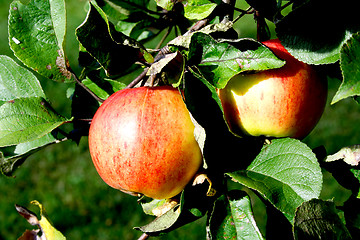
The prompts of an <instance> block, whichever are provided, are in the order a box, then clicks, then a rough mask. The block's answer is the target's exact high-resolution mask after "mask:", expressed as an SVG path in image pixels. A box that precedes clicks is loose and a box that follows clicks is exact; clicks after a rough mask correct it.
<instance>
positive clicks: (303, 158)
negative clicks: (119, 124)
mask: <svg viewBox="0 0 360 240" xmlns="http://www.w3.org/2000/svg"><path fill="white" fill-rule="evenodd" d="M240 3H241V4H244V3H245V4H246V6H247V7H248V8H247V9H240V8H239V6H240ZM341 6H343V7H344V8H346V9H347V10H349V12H347V11H341V10H340V9H341V8H339V6H338V5H337V4H334V3H333V2H328V1H325V0H307V1H281V0H270V1H260V0H246V1H240V0H238V1H219V0H184V1H175V0H121V1H120V0H91V1H89V2H87V3H86V7H87V8H86V9H87V16H86V18H85V19H84V22H83V23H82V24H81V25H80V26H79V27H78V28H77V29H76V31H75V36H76V40H77V41H78V43H79V49H74V51H75V50H76V51H77V52H78V53H79V58H78V63H79V64H78V66H70V65H69V63H68V59H67V53H66V51H65V47H64V46H65V39H66V30H67V25H66V22H67V19H66V5H65V1H64V0H30V1H27V2H26V3H25V1H18V0H15V1H13V2H12V3H11V5H10V10H9V21H8V30H9V45H10V47H11V49H12V51H13V52H14V55H15V57H16V58H17V59H18V60H19V61H20V62H21V63H22V64H23V65H25V66H21V65H19V64H18V63H16V62H15V61H14V60H12V59H10V58H9V57H6V56H0V170H1V172H2V173H3V174H5V175H12V174H13V173H14V171H15V169H16V167H17V166H19V165H20V164H21V163H22V162H23V161H24V160H25V159H26V157H28V156H29V155H31V154H32V153H34V152H36V151H37V150H39V149H41V148H43V147H45V146H48V145H50V144H54V143H59V142H61V141H65V140H68V139H71V140H73V141H74V142H78V141H79V140H80V138H81V137H83V136H86V135H87V134H88V129H89V125H90V124H89V123H90V121H91V118H92V117H93V115H94V113H95V111H96V110H97V108H98V107H99V106H100V105H101V103H102V102H103V101H104V100H105V99H106V98H108V97H109V96H110V95H111V94H112V93H114V92H116V91H119V90H121V89H124V88H131V87H138V86H144V85H150V86H152V85H172V86H173V87H175V88H178V89H179V90H181V92H182V93H183V96H184V101H185V102H186V104H187V107H188V109H189V111H190V112H191V115H192V116H193V118H194V123H195V125H196V126H197V128H196V129H197V131H196V133H195V134H196V138H197V139H198V141H199V145H200V146H201V148H202V151H203V156H204V168H203V169H202V170H203V172H202V173H201V174H199V176H197V177H196V180H195V181H194V183H190V184H189V185H188V186H187V187H186V188H185V189H184V191H183V192H182V193H181V194H180V195H179V196H176V197H175V198H174V199H171V200H165V199H164V200H152V199H146V198H142V199H140V200H139V201H140V202H141V204H142V207H143V209H144V212H145V213H146V214H150V215H156V216H157V217H156V218H155V219H154V220H153V221H152V222H150V223H148V224H147V225H144V226H141V227H137V228H136V229H138V230H140V231H142V232H144V233H145V234H147V235H150V236H157V235H161V234H165V233H168V232H169V231H172V230H174V229H177V228H179V227H181V226H183V225H185V224H188V223H191V222H193V221H196V220H197V219H199V218H206V219H207V236H208V238H209V239H227V238H232V239H244V238H245V239H265V238H268V239H272V238H279V239H280V237H281V236H280V237H279V236H276V234H275V233H276V231H275V230H278V229H281V228H282V230H283V231H282V234H283V236H285V235H287V236H291V238H294V239H351V238H353V239H356V237H358V236H359V231H360V220H359V219H360V217H359V216H360V210H359V207H358V202H359V198H360V197H359V196H360V194H359V189H360V187H359V186H360V172H359V169H358V168H359V167H358V163H359V156H358V155H359V153H358V152H359V151H358V147H357V146H355V147H352V148H347V149H346V150H341V151H339V153H337V154H335V155H332V156H329V157H326V155H327V154H326V151H323V152H321V151H320V152H319V151H318V150H319V149H310V148H309V147H308V146H307V145H306V144H304V143H303V142H301V141H300V140H295V139H290V138H284V139H265V138H264V137H239V136H237V135H235V134H233V133H232V132H231V131H230V130H229V129H228V126H227V124H226V123H225V121H224V118H223V109H222V107H221V104H220V99H219V97H218V94H217V91H218V89H221V88H224V87H225V86H226V84H227V82H228V81H229V80H230V79H231V78H233V77H234V76H236V75H237V74H240V73H248V72H259V71H266V70H269V69H274V68H281V67H282V66H283V65H284V64H285V62H284V61H283V60H282V59H279V58H278V57H277V56H275V55H274V54H273V52H272V51H271V50H270V49H268V48H267V47H266V46H265V45H263V44H262V43H261V42H262V41H263V40H267V39H269V38H275V37H277V38H279V39H280V40H281V42H282V43H283V45H284V46H285V47H286V49H287V50H288V51H289V53H291V54H292V55H293V56H294V57H295V58H297V59H299V60H300V61H303V62H305V63H308V64H310V65H314V68H316V69H317V70H319V73H321V74H323V75H324V77H329V79H330V78H331V79H333V78H338V79H340V80H342V84H341V85H340V87H339V89H338V91H337V92H336V94H335V96H334V98H333V99H332V103H336V102H338V101H340V100H342V99H345V98H348V97H354V98H355V99H356V97H357V96H359V95H360V87H359V80H358V79H359V77H360V71H359V70H358V65H359V64H358V63H360V62H359V61H360V60H359V59H360V57H359V56H360V44H359V43H360V35H359V30H360V29H359V27H360V24H359V21H357V19H356V9H357V7H356V6H355V2H354V1H349V0H345V1H343V2H342V3H341ZM324 9H326V11H324ZM250 14H251V15H253V17H254V18H255V21H254V23H255V24H254V27H255V26H256V29H257V39H256V40H255V39H252V38H248V37H244V36H242V29H241V26H242V24H248V22H247V21H246V22H245V21H244V22H242V20H243V16H245V15H250ZM270 26H271V27H273V28H274V31H271V30H270ZM238 28H239V29H238ZM239 33H240V34H239ZM72 50H73V49H72ZM29 69H30V70H29ZM73 69H79V71H76V70H75V71H74V70H73ZM34 72H35V74H34ZM40 76H41V77H40ZM39 79H40V80H39ZM48 79H50V80H54V81H56V82H58V84H69V82H70V83H71V84H72V87H69V89H68V92H67V95H68V97H69V98H70V99H71V101H72V104H71V106H68V107H69V109H71V117H69V118H66V117H64V116H62V114H61V113H58V112H57V111H56V110H54V108H53V107H52V106H51V101H50V100H49V96H47V94H46V93H45V92H44V91H43V89H42V87H41V83H40V81H47V80H48ZM73 84H76V85H75V87H73ZM68 123H72V124H71V126H69V124H68ZM64 125H67V126H66V127H67V128H66V127H65V126H64ZM171 147H173V146H171ZM175 147H176V146H175ZM324 159H325V160H324ZM339 159H344V161H338V160H339ZM322 169H326V170H328V171H329V172H332V173H333V176H334V178H335V179H337V180H338V182H339V183H340V184H341V185H343V186H344V187H346V188H349V189H350V190H351V191H352V194H351V197H350V198H349V199H348V200H347V201H346V202H345V203H344V206H342V207H341V208H340V207H338V206H335V204H334V203H333V202H332V201H328V200H327V199H325V200H322V199H319V198H320V192H321V191H322V188H323V176H322ZM344 176H346V177H344ZM234 186H235V187H234ZM233 188H235V189H233ZM255 198H258V199H260V201H261V202H262V203H263V204H265V205H266V207H267V209H268V212H267V226H268V227H267V229H264V227H261V226H259V225H258V222H257V220H258V218H259V217H258V216H257V215H256V214H255V211H253V210H254V209H253V207H252V204H253V201H254V199H255ZM340 216H341V217H340ZM277 222H280V223H284V224H285V225H283V226H280V224H277V225H278V226H277V227H278V229H277V228H276V227H275V228H272V227H273V226H275V225H276V224H275V223H277ZM274 234H275V235H274Z"/></svg>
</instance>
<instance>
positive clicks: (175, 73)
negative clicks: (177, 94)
mask: <svg viewBox="0 0 360 240" xmlns="http://www.w3.org/2000/svg"><path fill="white" fill-rule="evenodd" d="M184 71H185V59H184V57H183V55H182V54H181V53H180V52H179V51H177V52H174V53H169V54H166V55H165V56H164V58H162V59H160V60H159V61H157V62H155V63H154V64H152V65H151V67H150V68H149V70H148V72H147V74H146V75H148V76H151V75H156V74H159V73H161V74H162V75H161V76H162V78H163V80H164V82H166V83H167V84H171V85H172V86H173V87H178V86H179V85H180V83H181V79H182V77H183V74H184Z"/></svg>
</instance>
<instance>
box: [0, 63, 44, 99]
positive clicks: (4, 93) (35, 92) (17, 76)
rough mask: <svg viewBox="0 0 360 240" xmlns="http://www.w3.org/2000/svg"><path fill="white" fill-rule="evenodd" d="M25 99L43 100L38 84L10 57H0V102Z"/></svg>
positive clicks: (33, 77)
mask: <svg viewBox="0 0 360 240" xmlns="http://www.w3.org/2000/svg"><path fill="white" fill-rule="evenodd" d="M26 97H43V98H45V94H44V92H43V90H42V88H41V85H40V82H39V81H38V79H37V78H36V77H35V75H34V74H32V73H31V72H30V71H29V70H27V69H26V68H23V67H21V66H20V65H18V64H17V63H16V62H15V61H14V60H12V59H11V58H10V57H7V56H0V101H10V100H13V99H16V98H26Z"/></svg>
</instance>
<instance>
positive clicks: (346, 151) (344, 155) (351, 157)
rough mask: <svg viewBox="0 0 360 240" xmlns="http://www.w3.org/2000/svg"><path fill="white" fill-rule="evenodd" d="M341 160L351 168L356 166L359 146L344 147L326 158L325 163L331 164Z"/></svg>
mask: <svg viewBox="0 0 360 240" xmlns="http://www.w3.org/2000/svg"><path fill="white" fill-rule="evenodd" d="M340 159H343V160H344V162H346V163H347V164H349V165H351V166H358V165H359V162H360V145H353V146H351V147H344V148H342V149H340V151H338V152H337V153H335V154H332V155H329V156H327V157H326V159H325V162H333V161H336V160H340Z"/></svg>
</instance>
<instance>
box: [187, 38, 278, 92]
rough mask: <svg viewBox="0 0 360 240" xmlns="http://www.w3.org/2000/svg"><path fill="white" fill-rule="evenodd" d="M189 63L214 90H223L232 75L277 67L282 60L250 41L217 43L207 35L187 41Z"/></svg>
mask: <svg viewBox="0 0 360 240" xmlns="http://www.w3.org/2000/svg"><path fill="white" fill-rule="evenodd" d="M189 64H194V65H197V68H198V69H199V71H200V72H201V74H202V75H203V76H204V77H205V78H206V79H207V80H208V81H210V82H211V83H212V84H213V85H214V86H215V87H216V88H224V87H225V86H226V83H227V82H228V81H229V80H230V79H231V78H232V77H233V76H235V75H236V74H239V73H241V72H243V71H250V70H267V69H272V68H279V67H281V66H283V65H284V61H282V60H280V59H278V58H277V57H276V56H275V55H274V54H273V53H272V52H271V51H270V50H269V49H268V48H267V47H265V46H264V45H262V44H261V43H259V42H257V41H255V40H252V39H239V40H237V41H232V42H217V41H215V40H214V39H213V38H212V37H210V36H209V35H206V34H204V33H195V34H194V35H193V36H192V38H191V43H190V53H189Z"/></svg>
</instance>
